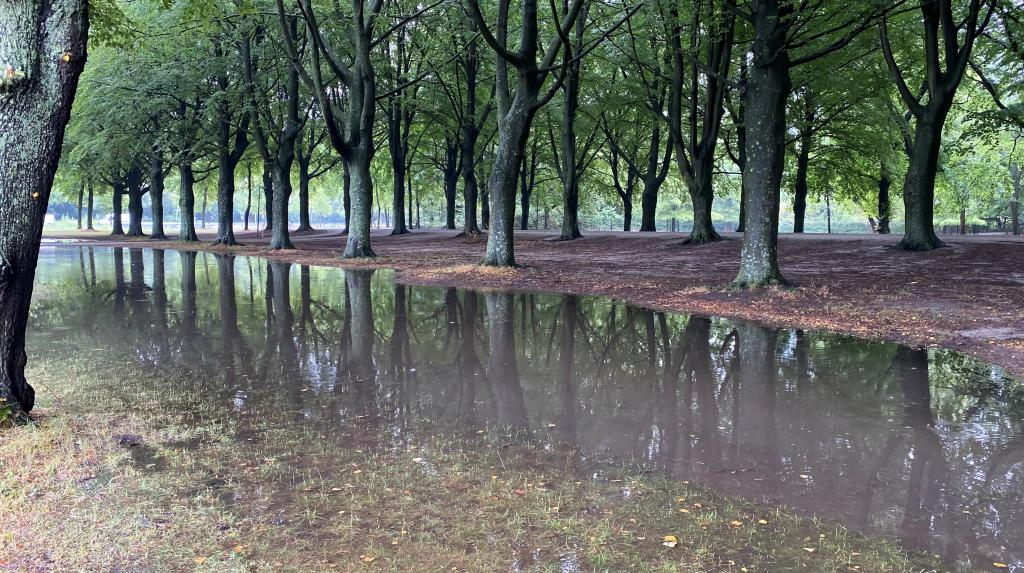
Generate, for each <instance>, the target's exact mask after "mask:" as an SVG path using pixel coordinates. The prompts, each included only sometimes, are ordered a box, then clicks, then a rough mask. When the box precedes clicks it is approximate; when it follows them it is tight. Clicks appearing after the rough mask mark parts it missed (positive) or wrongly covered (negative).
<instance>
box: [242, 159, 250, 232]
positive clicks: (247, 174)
mask: <svg viewBox="0 0 1024 573" xmlns="http://www.w3.org/2000/svg"><path fill="white" fill-rule="evenodd" d="M245 190H246V195H245V220H244V227H243V229H245V230H246V231H248V230H249V214H250V213H252V163H246V164H245Z"/></svg>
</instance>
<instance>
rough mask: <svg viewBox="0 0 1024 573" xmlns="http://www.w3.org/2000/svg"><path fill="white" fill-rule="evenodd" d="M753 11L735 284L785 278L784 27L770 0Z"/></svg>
mask: <svg viewBox="0 0 1024 573" xmlns="http://www.w3.org/2000/svg"><path fill="white" fill-rule="evenodd" d="M758 4H759V5H758V6H757V8H758V9H757V10H756V11H755V15H754V19H755V28H756V30H757V32H756V34H755V39H754V43H753V46H752V52H753V61H752V63H751V64H750V66H749V79H748V81H747V86H746V91H745V92H744V94H743V98H744V114H745V115H744V118H743V124H744V126H745V127H746V130H747V133H746V137H747V142H746V143H747V158H746V166H745V167H744V169H743V187H744V189H745V190H746V197H744V198H743V205H744V216H745V219H744V226H745V229H746V232H745V234H744V236H743V247H742V250H741V253H740V271H739V274H738V275H737V276H736V279H735V280H734V281H733V285H734V286H736V287H739V288H753V287H762V286H766V285H772V284H785V282H786V281H785V279H783V277H782V273H781V272H780V271H779V259H778V238H779V237H778V232H779V193H780V186H781V184H782V170H783V167H784V166H785V153H786V99H787V97H788V96H789V91H790V89H791V87H792V85H791V82H790V77H789V56H788V54H787V52H786V50H785V47H784V45H785V41H786V31H787V28H786V26H784V25H780V24H779V18H780V16H779V6H778V2H776V1H774V0H766V1H764V2H761V3H758Z"/></svg>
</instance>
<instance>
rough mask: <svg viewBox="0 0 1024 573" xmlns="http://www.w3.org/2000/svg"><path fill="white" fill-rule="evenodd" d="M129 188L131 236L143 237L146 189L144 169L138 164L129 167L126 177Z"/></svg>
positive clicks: (129, 228) (129, 230)
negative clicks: (143, 200) (143, 179)
mask: <svg viewBox="0 0 1024 573" xmlns="http://www.w3.org/2000/svg"><path fill="white" fill-rule="evenodd" d="M126 182H127V189H128V233H127V235H128V236H129V237H142V236H145V233H143V232H142V196H143V195H145V194H146V190H145V189H144V188H143V187H142V170H141V169H139V168H138V167H136V166H134V165H133V166H132V167H131V168H130V169H128V177H127V179H126Z"/></svg>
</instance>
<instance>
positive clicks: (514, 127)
mask: <svg viewBox="0 0 1024 573" xmlns="http://www.w3.org/2000/svg"><path fill="white" fill-rule="evenodd" d="M516 105H517V106H520V107H524V106H523V104H520V103H518V102H517V104H516ZM513 113H514V114H515V115H514V116H513ZM509 116H512V117H509ZM509 116H506V118H503V119H502V121H501V122H500V123H499V125H498V150H497V153H496V154H495V156H494V166H493V167H492V169H491V177H490V180H489V181H488V185H487V186H488V193H489V195H490V197H489V199H490V202H489V205H490V217H489V218H490V219H491V220H490V221H489V225H488V226H489V232H488V234H487V253H486V254H485V255H484V260H483V264H485V265H489V266H496V267H514V266H516V257H515V245H514V243H513V228H514V227H515V221H514V219H515V214H516V182H517V181H516V180H517V178H518V175H519V165H520V164H521V162H522V161H523V150H524V149H525V148H526V138H527V137H528V136H529V132H530V123H531V122H532V120H533V112H532V111H529V110H528V109H520V108H513V112H510V114H509Z"/></svg>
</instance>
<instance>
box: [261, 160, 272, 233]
mask: <svg viewBox="0 0 1024 573" xmlns="http://www.w3.org/2000/svg"><path fill="white" fill-rule="evenodd" d="M263 213H264V214H265V215H266V218H267V222H266V225H264V227H263V230H264V231H270V230H271V229H273V228H274V166H273V165H271V163H270V162H269V161H265V162H263Z"/></svg>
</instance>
